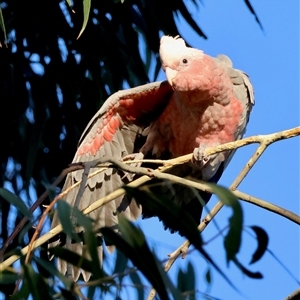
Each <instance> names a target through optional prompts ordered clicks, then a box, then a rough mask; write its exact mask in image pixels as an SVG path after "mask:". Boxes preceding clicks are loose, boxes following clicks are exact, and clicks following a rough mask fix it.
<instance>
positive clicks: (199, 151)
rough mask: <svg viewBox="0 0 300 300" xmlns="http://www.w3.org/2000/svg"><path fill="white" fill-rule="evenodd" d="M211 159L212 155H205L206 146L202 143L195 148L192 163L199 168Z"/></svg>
mask: <svg viewBox="0 0 300 300" xmlns="http://www.w3.org/2000/svg"><path fill="white" fill-rule="evenodd" d="M210 159H211V157H210V156H207V155H205V147H204V146H202V145H200V146H199V147H197V148H195V149H194V151H193V156H192V163H193V164H194V165H195V166H196V167H197V168H199V169H202V168H203V167H204V166H205V165H206V164H207V163H208V162H209V160H210Z"/></svg>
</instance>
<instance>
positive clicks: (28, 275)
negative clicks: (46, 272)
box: [23, 265, 52, 300]
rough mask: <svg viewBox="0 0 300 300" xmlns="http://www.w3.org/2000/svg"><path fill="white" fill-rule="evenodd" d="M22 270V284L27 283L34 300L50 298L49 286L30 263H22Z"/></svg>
mask: <svg viewBox="0 0 300 300" xmlns="http://www.w3.org/2000/svg"><path fill="white" fill-rule="evenodd" d="M23 270H24V279H25V282H24V284H26V285H28V287H29V290H30V293H31V295H32V298H33V299H34V300H40V299H43V300H48V299H49V300H51V299H52V298H51V297H50V295H49V288H48V286H47V284H46V282H45V281H44V278H43V277H42V276H41V275H40V274H38V273H35V272H34V270H33V268H32V266H31V265H23Z"/></svg>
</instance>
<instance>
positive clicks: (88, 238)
mask: <svg viewBox="0 0 300 300" xmlns="http://www.w3.org/2000/svg"><path fill="white" fill-rule="evenodd" d="M84 242H85V245H86V247H87V249H88V251H89V254H90V256H91V261H92V272H91V273H92V274H93V276H94V277H95V279H98V278H103V277H104V276H105V273H104V272H103V270H102V268H101V263H100V260H99V254H98V251H101V252H102V251H103V249H102V247H101V248H99V245H98V242H97V239H96V235H95V233H94V232H93V231H91V230H85V232H84ZM112 282H113V280H112Z"/></svg>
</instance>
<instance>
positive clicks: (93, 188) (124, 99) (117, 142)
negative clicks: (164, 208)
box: [50, 81, 173, 281]
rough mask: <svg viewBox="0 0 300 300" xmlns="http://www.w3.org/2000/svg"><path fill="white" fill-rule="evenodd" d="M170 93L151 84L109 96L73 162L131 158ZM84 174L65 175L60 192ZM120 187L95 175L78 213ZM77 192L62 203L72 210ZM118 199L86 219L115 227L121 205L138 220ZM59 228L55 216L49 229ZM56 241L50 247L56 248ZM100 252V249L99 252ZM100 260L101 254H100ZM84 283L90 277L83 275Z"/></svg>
mask: <svg viewBox="0 0 300 300" xmlns="http://www.w3.org/2000/svg"><path fill="white" fill-rule="evenodd" d="M172 93H173V90H172V88H171V86H170V85H169V84H168V82H166V81H164V82H154V83H150V84H146V85H142V86H139V87H136V88H132V89H128V90H123V91H119V92H117V93H115V94H113V95H112V96H110V97H109V98H108V99H107V100H106V102H105V103H104V104H103V106H102V107H101V108H100V110H99V111H98V112H97V113H96V114H95V116H94V117H93V118H92V120H91V121H90V122H89V124H88V126H87V127H86V129H85V130H84V133H83V134H82V136H81V139H80V142H79V147H78V149H77V151H76V154H75V157H74V159H73V162H85V161H92V160H95V159H99V158H101V157H104V156H108V157H113V158H115V159H121V158H122V157H124V156H126V155H128V154H132V153H133V152H134V151H138V149H136V139H137V138H138V136H139V135H140V134H141V132H142V131H143V129H144V128H145V127H146V126H148V125H149V124H150V122H151V121H153V120H154V119H155V118H157V117H158V116H159V115H160V114H161V112H162V111H163V109H164V108H165V106H166V105H167V103H168V101H169V99H170V97H171V94H172ZM82 173H83V170H78V171H75V172H73V173H70V174H68V175H67V178H66V181H65V184H64V187H63V190H66V189H67V188H69V187H70V186H72V185H73V184H74V183H76V182H78V181H79V180H81V178H82ZM122 185H123V181H122V178H121V175H119V174H118V173H117V172H116V170H114V169H107V170H106V171H104V172H102V173H99V174H97V175H96V176H94V177H92V178H90V179H88V181H87V185H86V188H85V191H84V193H83V196H82V198H81V199H80V201H79V205H78V209H80V210H82V209H85V208H86V207H88V206H89V205H91V204H92V203H93V202H95V201H97V200H98V199H100V198H102V197H104V196H105V195H108V194H109V193H111V192H112V191H114V190H116V189H117V188H119V187H121V186H122ZM77 193H78V188H75V189H73V190H71V191H70V192H69V193H68V194H67V195H66V196H65V200H66V201H67V202H68V203H69V204H70V205H72V206H74V204H75V199H76V195H77ZM124 201H126V199H125V198H124V199H123V197H118V198H116V199H115V200H114V201H111V202H110V203H107V204H106V205H104V206H103V207H100V208H98V209H97V210H95V211H93V212H91V213H90V214H89V216H90V217H91V218H92V219H94V220H95V221H96V224H97V226H98V227H103V226H109V227H110V226H114V225H116V224H117V222H118V220H117V216H116V215H115V214H114V212H116V211H117V209H118V207H119V206H120V204H121V202H122V208H123V213H124V214H125V216H126V217H127V218H128V219H130V220H135V219H137V218H138V217H139V216H140V214H141V208H140V207H139V206H138V205H137V204H136V203H135V201H131V202H128V203H124ZM58 224H59V220H58V217H57V215H55V216H54V219H53V222H52V227H55V226H56V225H58ZM58 243H59V241H56V242H54V243H52V244H51V245H50V247H53V246H55V245H57V244H58ZM81 248H82V247H81V246H80V245H78V244H74V245H72V250H73V251H75V252H77V253H79V254H81V252H82V249H81ZM99 251H100V252H102V249H100V250H99ZM99 255H100V256H101V253H99ZM59 269H60V270H61V272H63V273H65V272H66V263H65V262H63V261H59ZM72 275H73V278H74V280H75V281H76V280H77V279H78V277H79V275H80V271H79V270H78V269H77V268H73V274H72ZM83 276H84V279H85V280H88V279H89V274H85V273H84V272H83Z"/></svg>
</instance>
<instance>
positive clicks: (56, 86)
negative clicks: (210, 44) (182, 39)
mask: <svg viewBox="0 0 300 300" xmlns="http://www.w3.org/2000/svg"><path fill="white" fill-rule="evenodd" d="M191 2H193V4H194V7H195V9H196V8H199V4H200V3H199V2H198V1H196V0H191ZM244 2H245V4H246V5H247V6H248V8H249V9H250V12H252V13H253V11H252V10H251V6H250V4H249V2H248V1H246V0H245V1H244ZM1 9H2V13H3V17H4V23H5V29H6V33H7V40H5V35H4V33H3V32H2V36H1V44H2V47H1V48H0V70H1V72H0V97H1V103H2V106H1V117H0V128H1V144H0V145H1V151H0V166H1V175H0V185H1V186H3V185H4V183H5V182H6V183H10V184H11V187H12V189H13V191H14V192H15V194H17V195H20V194H21V193H22V192H24V191H27V192H28V188H29V186H30V185H32V186H33V187H34V188H35V189H36V191H37V194H38V195H40V194H41V193H42V192H43V191H44V184H45V183H51V182H52V181H53V180H54V179H55V178H56V177H57V176H58V174H59V173H60V172H61V170H62V169H64V168H65V167H66V166H67V164H68V163H70V162H71V161H72V158H73V155H74V153H75V149H76V145H77V141H78V140H79V137H80V135H81V133H82V131H83V129H84V127H85V126H86V124H87V123H88V121H89V120H90V118H91V117H92V116H93V115H94V113H95V112H96V111H97V110H98V109H99V107H100V106H101V104H102V103H103V101H104V100H105V99H106V98H107V97H108V96H109V95H110V94H111V93H114V92H116V91H117V90H119V89H122V88H124V86H130V87H132V86H137V85H141V84H144V83H147V82H149V81H152V80H155V77H156V75H157V73H158V71H159V68H160V62H159V56H158V48H159V39H160V36H161V35H162V34H169V35H172V36H175V35H178V34H179V32H178V29H177V26H176V23H175V20H174V18H175V17H176V15H178V14H181V15H182V16H183V18H184V19H185V20H186V21H187V22H188V24H189V25H190V27H191V28H192V29H193V30H195V31H196V32H197V34H198V35H199V36H202V37H203V38H207V37H206V35H205V34H204V33H203V31H202V30H201V29H200V28H199V27H198V25H197V23H196V22H195V20H193V18H192V17H191V15H190V13H189V12H188V10H187V8H186V5H185V3H184V1H182V0H174V1H171V2H168V6H166V5H161V1H158V0H132V1H131V0H126V1H124V3H121V2H118V1H113V0H102V1H92V7H91V10H90V15H89V20H88V24H87V27H86V29H85V31H84V32H83V34H82V36H81V37H80V38H77V37H78V34H79V32H80V30H81V28H82V24H83V15H84V14H83V2H82V1H78V0H75V1H74V2H73V7H72V8H70V7H69V6H68V5H67V3H66V2H65V1H58V0H44V1H37V0H24V1H16V0H10V1H4V2H2V3H1ZM72 10H73V11H74V12H73V11H72ZM257 21H258V19H257ZM258 22H259V21H258ZM2 29H3V28H2ZM140 39H142V40H143V44H144V45H145V49H143V52H144V57H146V59H145V60H143V59H142V57H141V54H140V46H141V43H140V42H139V40H140ZM153 59H154V61H156V67H155V71H154V76H153V78H149V77H148V76H149V75H148V74H149V68H150V62H151V61H152V62H153ZM28 199H30V197H28ZM0 200H1V202H0V206H1V207H0V209H1V239H2V242H3V241H5V240H6V239H7V236H8V230H7V224H8V215H9V209H10V205H9V204H8V203H7V202H6V201H2V200H3V199H0ZM29 201H30V203H28V205H31V204H32V203H33V202H34V201H35V199H30V200H29ZM14 217H15V219H14V220H11V224H12V223H14V224H16V223H17V222H18V221H19V219H20V216H18V215H16V216H14ZM23 243H24V242H23ZM16 245H17V241H16V240H15V241H14V244H12V245H11V246H12V247H14V246H16Z"/></svg>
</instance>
